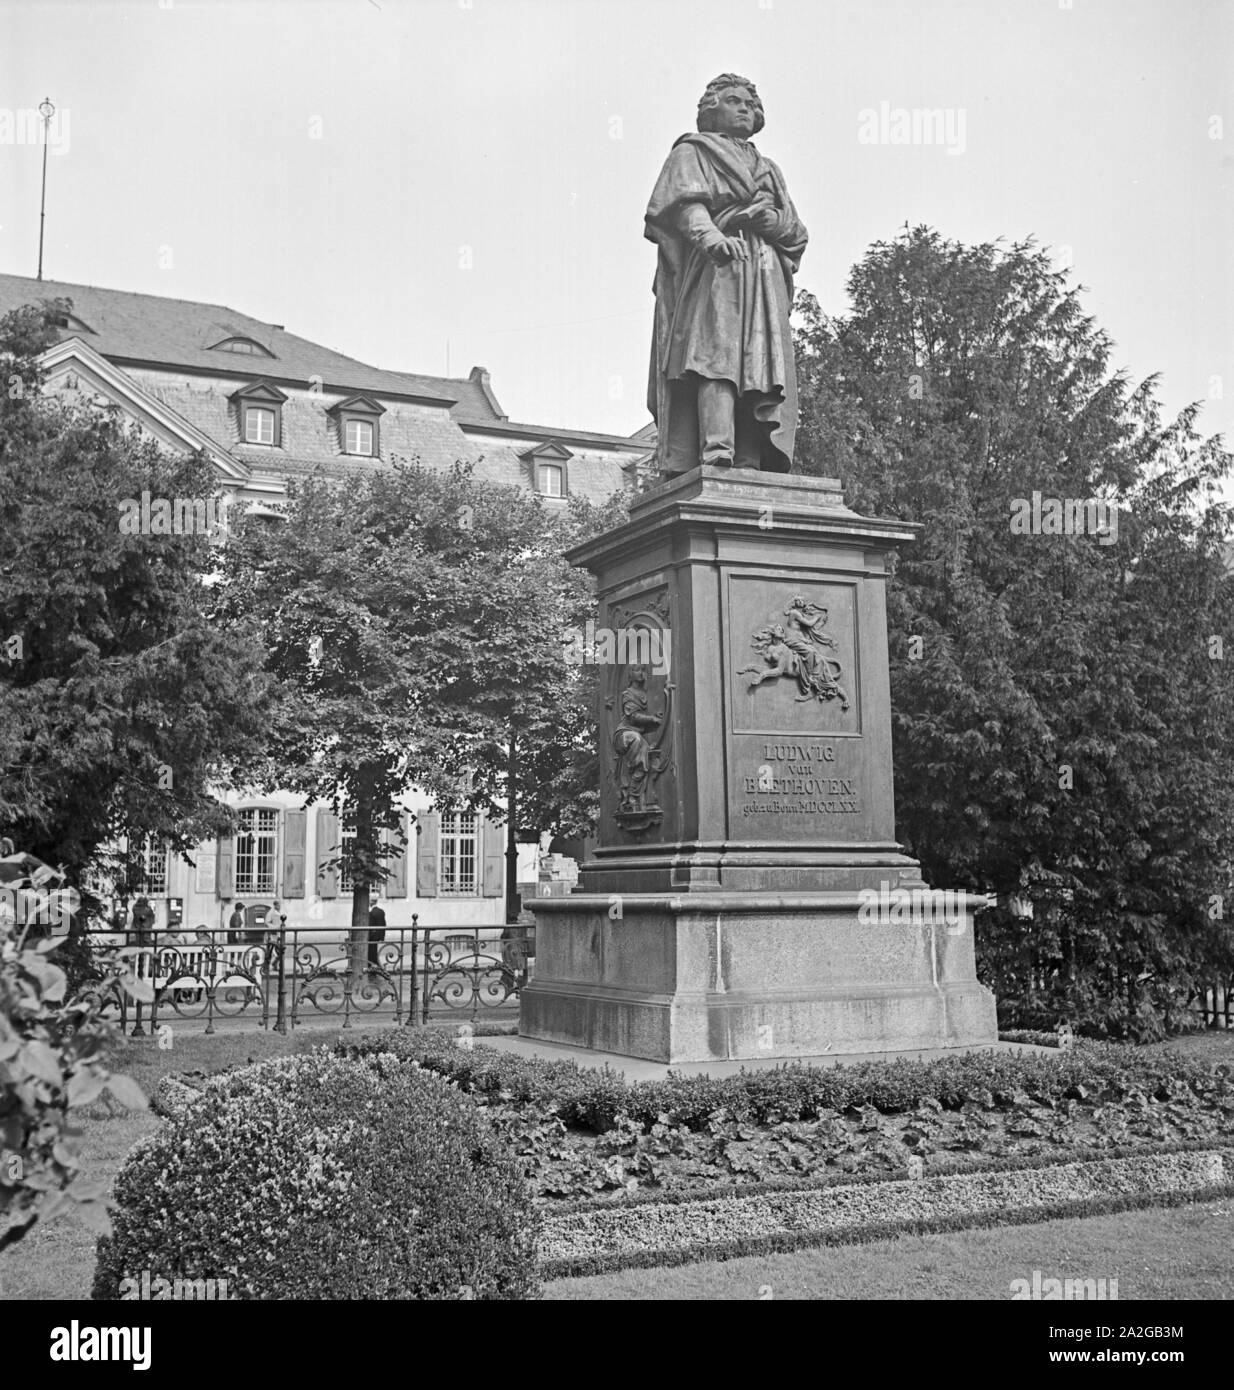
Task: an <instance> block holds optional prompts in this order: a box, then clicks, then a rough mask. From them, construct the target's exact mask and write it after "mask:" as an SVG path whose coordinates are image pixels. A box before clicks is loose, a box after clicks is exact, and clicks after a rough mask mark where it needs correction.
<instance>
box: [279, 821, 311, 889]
mask: <svg viewBox="0 0 1234 1390" xmlns="http://www.w3.org/2000/svg"><path fill="white" fill-rule="evenodd" d="M307 832H308V812H307V811H285V812H284V813H283V896H284V897H285V898H302V897H304V838H305V835H306V834H307Z"/></svg>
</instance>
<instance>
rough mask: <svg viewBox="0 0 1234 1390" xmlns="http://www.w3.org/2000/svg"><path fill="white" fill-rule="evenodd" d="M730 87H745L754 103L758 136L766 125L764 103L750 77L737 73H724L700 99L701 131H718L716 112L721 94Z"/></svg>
mask: <svg viewBox="0 0 1234 1390" xmlns="http://www.w3.org/2000/svg"><path fill="white" fill-rule="evenodd" d="M729 87H744V88H745V89H746V91H747V92H749V93H750V97H751V100H752V101H753V102H754V132H753V133H754V134H755V135H757V134H758V133H759V131H760V130H762V128H763V126H764V125H765V124H766V122H765V120H764V119H763V103H762V102H761V101H760V100H759V96H758V88H757V87H756V86H755V85H754V83H753V82H751V81H750V79H749V78H748V77H740V76H738V74H737V73H735V72H722V73H721V74H720V75H719V77H713V78H712V79H711V81H710V82H708V84H707V90H706V91H705V92H704V93H703V95H702V96H701V97H699V99H698V121H697V126H698V129H699V130H712V131H714V130H715V129H716V123H715V111H716V108H717V107H718V106H719V105H720V93H721V92H723V91H725V90H726V89H727V88H729Z"/></svg>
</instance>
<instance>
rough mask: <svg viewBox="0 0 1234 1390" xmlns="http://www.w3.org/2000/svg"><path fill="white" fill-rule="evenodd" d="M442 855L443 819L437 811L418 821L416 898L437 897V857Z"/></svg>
mask: <svg viewBox="0 0 1234 1390" xmlns="http://www.w3.org/2000/svg"><path fill="white" fill-rule="evenodd" d="M440 853H441V817H440V816H439V815H438V814H437V812H436V811H433V812H432V813H431V814H429V815H423V816H420V817H418V818H417V820H416V897H417V898H435V897H436V896H437V856H438V855H439V854H440Z"/></svg>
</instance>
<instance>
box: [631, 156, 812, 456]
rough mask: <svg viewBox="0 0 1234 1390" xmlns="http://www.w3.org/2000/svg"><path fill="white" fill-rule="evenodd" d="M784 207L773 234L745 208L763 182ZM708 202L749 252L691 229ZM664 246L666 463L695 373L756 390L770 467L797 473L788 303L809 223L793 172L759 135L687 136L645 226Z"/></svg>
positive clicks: (661, 350) (658, 417)
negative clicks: (677, 400)
mask: <svg viewBox="0 0 1234 1390" xmlns="http://www.w3.org/2000/svg"><path fill="white" fill-rule="evenodd" d="M760 192H761V193H763V194H766V195H769V196H770V198H771V200H772V203H773V205H774V207H775V209H776V211H777V213H778V214H779V218H778V226H777V228H776V230H775V231H774V232H770V233H768V234H767V236H766V237H764V236H761V235H760V234H759V233H757V232H755V231H754V230H753V229H751V228H750V227H749V226H748V225H746V223H745V221H744V218H745V215H746V214H747V213H748V211H749V209H750V204H751V202H752V200H754V199H755V198H756V196H757V195H758V194H759V193H760ZM698 206H701V207H702V208H703V209H705V210H706V214H707V215H708V216H709V217H710V219H711V221H712V222H713V223H714V224H715V226H716V228H717V229H718V230H719V231H721V232H723V233H724V234H725V235H726V236H734V235H740V236H743V237H744V238H745V241H746V243H747V246H748V247H749V253H750V254H749V259H748V260H746V261H733V262H730V263H729V264H727V265H716V264H715V262H714V261H712V259H711V257H710V256H709V255H708V254H707V253H706V251H704V250H703V247H702V244H701V242H699V241H698V240H696V239H695V238H694V237H692V236H691V235H690V233H689V225H688V224H689V223H690V222H691V221H693V222H694V223H695V224H696V226H697V223H698V220H699V219H698V214H697V211H696V209H697V207H698ZM644 232H645V235H646V236H647V238H648V240H650V241H654V242H655V243H656V245H657V246H658V247H659V257H658V263H657V267H656V278H655V287H654V288H655V296H656V315H655V334H654V338H653V341H652V345H651V373H650V380H649V384H648V392H647V405H648V409H649V410H650V411H651V414H652V416H653V418H654V419H655V421H656V425H657V427H658V432H659V459H660V466H661V468H662V469H663V468H664V464H665V448H666V441H667V438H668V433H669V429H668V424H669V418H668V417H669V410H670V406H671V393H670V390H669V383H670V382H673V381H678V380H680V379H681V378H682V377H683V376H684V375H685V374H686V373H689V372H693V373H696V374H697V375H698V376H700V377H704V378H708V379H710V380H725V381H731V382H733V384H734V385H735V386H736V387H737V390H738V392H739V394H741V395H745V394H746V393H747V392H755V393H758V394H759V396H760V397H761V399H759V400H758V403H757V405H756V408H755V415H756V417H757V418H758V419H759V420H760V421H762V422H763V423H764V424H765V425H766V426H767V427H768V430H769V434H768V443H767V445H766V446H765V447H764V454H763V457H764V467H768V468H770V469H772V470H773V471H779V472H785V473H786V472H788V471H789V468H790V466H791V464H792V458H793V440H794V436H795V434H796V429H797V372H796V364H795V362H794V359H793V339H792V330H791V329H790V327H789V311H790V309H791V307H792V301H793V276H794V274H795V273H796V271H797V267H798V266H799V265H800V263H801V254H802V252H803V251H804V250H805V245H806V240H807V233H806V229H805V227H804V226H802V224H801V220H800V219H799V218H798V216H797V210H796V209H795V208H794V207H793V204H792V200H791V199H790V198H789V196H788V189H787V187H786V186H785V183H784V176H783V175H782V174H781V173H780V170H779V169H778V168H777V167H776V165H775V164H773V163H772V161H771V160H770V159H765V158H764V157H763V156H762V155H761V154H760V153H759V152H758V151H757V150H756V149H755V147H754V146H753V145H752V144H749V143H746V142H737V141H735V140H732V139H730V138H729V137H727V136H724V135H718V134H713V133H710V132H698V133H690V134H687V135H683V136H681V138H680V139H679V140H678V141H677V142H676V143H675V144H674V146H673V148H672V152H671V153H670V154H669V157H668V159H667V160H666V161H665V164H664V168H663V169H662V170H661V171H660V177H659V180H658V181H657V183H656V186H655V191H654V192H653V193H652V195H651V201H650V203H649V204H648V206H647V216H646V221H645V227H644Z"/></svg>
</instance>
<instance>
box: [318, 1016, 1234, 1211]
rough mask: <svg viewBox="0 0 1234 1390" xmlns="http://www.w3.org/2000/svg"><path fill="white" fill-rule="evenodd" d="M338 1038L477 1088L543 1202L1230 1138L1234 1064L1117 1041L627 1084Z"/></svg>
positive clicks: (574, 1071) (594, 1074) (414, 1043)
mask: <svg viewBox="0 0 1234 1390" xmlns="http://www.w3.org/2000/svg"><path fill="white" fill-rule="evenodd" d="M338 1046H339V1048H340V1050H341V1051H343V1052H345V1053H347V1054H350V1055H357V1056H364V1055H368V1054H369V1053H370V1052H371V1051H374V1050H378V1049H380V1050H382V1051H389V1052H392V1053H393V1054H394V1055H396V1056H399V1057H402V1058H404V1059H405V1060H406V1061H408V1062H412V1063H414V1064H415V1065H416V1066H418V1067H423V1068H425V1069H426V1070H430V1071H433V1072H436V1073H438V1074H440V1075H443V1076H446V1077H448V1078H449V1079H451V1080H452V1081H453V1082H454V1083H455V1084H456V1085H458V1086H459V1087H460V1089H462V1090H464V1091H467V1092H468V1093H470V1095H471V1096H472V1098H473V1099H474V1100H476V1101H477V1102H478V1103H480V1104H481V1105H483V1106H484V1107H485V1108H486V1111H487V1113H488V1116H489V1119H490V1121H491V1122H492V1124H493V1125H494V1127H495V1129H496V1130H497V1132H498V1133H499V1134H500V1135H501V1136H502V1139H503V1141H504V1143H505V1145H506V1147H507V1148H508V1150H509V1151H510V1152H511V1153H512V1154H513V1155H514V1156H516V1157H517V1159H518V1161H519V1163H520V1164H521V1166H522V1169H523V1172H524V1174H525V1176H526V1178H527V1180H528V1182H529V1184H530V1186H531V1189H532V1192H533V1194H534V1197H535V1199H536V1201H537V1202H538V1203H539V1204H541V1205H543V1206H546V1207H549V1208H556V1207H559V1206H560V1205H561V1204H568V1203H572V1202H573V1203H577V1202H579V1201H580V1200H592V1201H596V1200H599V1201H602V1202H606V1203H613V1202H621V1201H623V1200H627V1199H628V1198H629V1197H630V1196H631V1195H636V1194H640V1193H645V1192H652V1193H656V1194H672V1193H675V1192H681V1191H686V1190H689V1191H699V1190H703V1191H705V1190H708V1189H711V1188H718V1187H725V1186H731V1185H738V1186H740V1185H745V1184H765V1183H767V1182H768V1181H779V1180H792V1179H802V1178H812V1177H813V1178H817V1177H819V1176H825V1175H828V1174H831V1175H837V1174H839V1175H844V1174H848V1175H851V1176H857V1177H860V1176H873V1177H878V1178H899V1177H903V1176H905V1175H906V1174H907V1173H908V1172H909V1171H910V1170H912V1169H916V1168H917V1166H918V1163H919V1164H920V1170H921V1171H922V1172H924V1173H926V1174H930V1173H934V1172H936V1171H940V1170H941V1169H944V1168H946V1169H956V1170H962V1169H966V1168H967V1169H974V1168H977V1167H980V1166H988V1165H989V1164H990V1163H991V1162H997V1161H1000V1160H1003V1159H1012V1160H1015V1159H1028V1160H1042V1161H1044V1160H1048V1159H1049V1158H1050V1157H1052V1156H1056V1155H1059V1154H1062V1155H1065V1156H1067V1157H1069V1158H1075V1157H1097V1156H1100V1155H1101V1154H1104V1153H1109V1152H1111V1151H1115V1150H1122V1149H1128V1148H1139V1149H1144V1148H1147V1147H1149V1146H1161V1145H1163V1144H1180V1143H1191V1144H1195V1143H1202V1144H1210V1145H1211V1144H1215V1143H1220V1142H1221V1141H1222V1139H1223V1138H1224V1137H1225V1136H1227V1135H1229V1134H1231V1133H1234V1083H1232V1082H1231V1077H1230V1074H1229V1069H1228V1068H1224V1067H1214V1066H1212V1065H1211V1064H1210V1063H1202V1062H1190V1061H1185V1060H1182V1059H1178V1058H1174V1057H1168V1056H1160V1055H1147V1054H1145V1053H1143V1052H1141V1051H1139V1050H1138V1049H1135V1048H1125V1047H1115V1046H1112V1045H1108V1044H1100V1045H1091V1044H1085V1045H1083V1046H1080V1047H1077V1048H1076V1049H1074V1050H1072V1051H1068V1052H1063V1051H1058V1052H1056V1053H1055V1054H1054V1055H1051V1056H1042V1055H1040V1054H1034V1055H1020V1056H1017V1055H1014V1054H994V1053H988V1054H969V1055H967V1056H962V1057H957V1058H947V1059H943V1060H941V1061H936V1062H926V1063H921V1062H904V1061H896V1062H876V1063H863V1064H861V1065H860V1066H837V1067H833V1068H826V1069H822V1068H811V1067H803V1066H787V1067H783V1068H778V1069H775V1070H771V1071H759V1072H749V1073H742V1074H741V1075H739V1076H734V1077H728V1078H724V1079H721V1080H716V1079H713V1078H708V1077H675V1076H671V1075H670V1076H669V1077H668V1078H667V1079H666V1080H664V1081H657V1082H641V1083H636V1084H634V1085H627V1084H626V1083H625V1082H624V1080H623V1079H622V1078H621V1077H620V1076H619V1075H617V1074H616V1073H613V1072H610V1071H603V1070H600V1071H587V1070H584V1069H581V1068H579V1067H576V1066H574V1065H573V1064H572V1063H560V1062H540V1061H536V1060H528V1059H525V1058H519V1057H514V1056H511V1055H510V1054H508V1053H501V1052H497V1051H495V1050H494V1049H491V1048H484V1047H481V1046H475V1047H473V1048H460V1047H458V1046H456V1045H455V1044H454V1042H453V1041H452V1040H451V1039H450V1038H448V1037H443V1036H441V1035H440V1034H437V1035H427V1034H425V1033H424V1032H422V1031H419V1030H405V1031H403V1032H401V1033H396V1034H390V1033H388V1032H387V1033H377V1034H373V1035H363V1034H361V1035H358V1036H357V1037H355V1038H352V1039H348V1040H346V1041H345V1042H341V1043H340V1044H339V1045H338Z"/></svg>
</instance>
